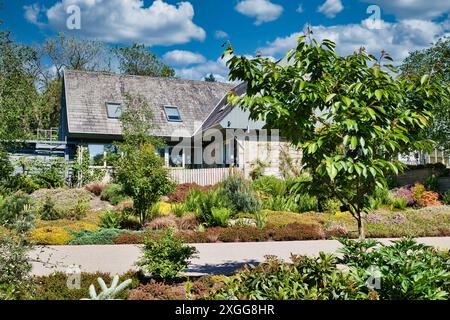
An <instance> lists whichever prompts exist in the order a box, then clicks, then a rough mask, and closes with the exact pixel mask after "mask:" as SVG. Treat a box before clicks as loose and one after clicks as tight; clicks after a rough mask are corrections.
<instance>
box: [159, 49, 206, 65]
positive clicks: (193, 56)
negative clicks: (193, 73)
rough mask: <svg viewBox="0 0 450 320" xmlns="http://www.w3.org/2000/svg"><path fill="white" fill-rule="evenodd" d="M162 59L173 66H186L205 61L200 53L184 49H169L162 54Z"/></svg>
mask: <svg viewBox="0 0 450 320" xmlns="http://www.w3.org/2000/svg"><path fill="white" fill-rule="evenodd" d="M163 60H164V62H165V63H167V64H170V65H175V66H188V65H192V64H199V63H205V62H206V58H205V57H204V56H202V55H201V54H199V53H195V52H191V51H185V50H173V51H169V52H167V53H166V54H165V55H164V56H163Z"/></svg>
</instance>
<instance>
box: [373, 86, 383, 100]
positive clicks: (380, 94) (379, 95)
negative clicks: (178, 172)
mask: <svg viewBox="0 0 450 320" xmlns="http://www.w3.org/2000/svg"><path fill="white" fill-rule="evenodd" d="M375 97H377V100H378V101H380V100H381V98H383V90H380V89H378V90H375Z"/></svg>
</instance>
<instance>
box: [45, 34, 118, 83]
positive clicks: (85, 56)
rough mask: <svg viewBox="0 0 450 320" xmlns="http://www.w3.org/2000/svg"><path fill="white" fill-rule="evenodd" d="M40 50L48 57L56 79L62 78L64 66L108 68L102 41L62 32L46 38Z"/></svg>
mask: <svg viewBox="0 0 450 320" xmlns="http://www.w3.org/2000/svg"><path fill="white" fill-rule="evenodd" d="M40 52H41V54H42V55H44V56H48V57H49V58H50V60H51V61H52V64H53V65H54V67H55V69H56V76H57V78H58V79H61V78H62V75H63V71H64V69H65V68H67V69H71V70H85V71H102V70H109V69H110V68H109V57H108V56H107V51H106V50H105V47H104V45H103V43H101V42H97V41H90V40H82V39H77V38H75V37H68V36H66V35H65V34H64V33H62V32H61V33H59V34H58V36H57V37H55V38H47V39H46V40H45V42H44V44H43V45H42V47H41V48H40Z"/></svg>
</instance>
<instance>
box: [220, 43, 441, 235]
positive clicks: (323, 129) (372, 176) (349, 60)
mask: <svg viewBox="0 0 450 320" xmlns="http://www.w3.org/2000/svg"><path fill="white" fill-rule="evenodd" d="M225 54H226V55H228V54H231V55H233V49H232V48H231V47H230V48H229V49H228V50H227V51H226V52H225ZM287 60H288V65H287V66H281V65H279V64H277V63H274V62H272V61H270V60H269V59H266V58H263V57H257V58H254V59H248V58H246V57H243V56H242V57H239V56H234V55H233V56H232V57H231V59H230V60H229V61H228V63H227V64H228V67H229V68H230V79H231V80H234V81H238V80H239V81H245V82H247V84H248V89H247V95H245V96H233V94H232V93H230V95H231V96H230V101H231V102H232V103H233V104H234V105H237V104H239V105H240V106H242V107H243V108H245V109H247V110H249V111H250V114H251V118H252V119H260V118H264V119H265V120H266V123H267V127H268V129H280V133H281V135H282V136H283V137H285V138H286V139H288V140H290V141H291V142H292V143H293V144H294V145H295V146H298V147H299V148H301V150H302V151H303V159H302V162H303V165H304V167H305V168H306V169H307V170H309V171H310V172H311V174H312V185H313V186H320V187H321V188H326V189H327V191H328V193H329V194H332V195H334V196H335V197H337V198H338V199H340V201H341V202H342V203H343V204H344V205H346V206H348V207H349V209H350V212H351V214H352V215H353V217H354V218H355V219H356V222H357V224H358V231H359V235H360V237H361V238H364V225H363V214H364V212H365V208H366V207H367V205H366V204H367V200H368V196H369V195H370V194H371V193H372V192H373V191H374V189H375V188H376V187H377V186H380V187H381V186H385V185H386V174H387V173H394V174H398V173H399V172H400V171H401V170H402V169H403V165H402V164H401V163H400V162H399V161H397V160H396V158H397V155H398V154H399V153H404V152H405V151H407V150H411V149H416V150H421V149H424V148H427V147H429V146H430V141H427V140H423V139H422V137H421V135H420V132H421V131H422V130H423V129H424V128H426V126H428V125H429V124H430V118H431V112H430V110H431V109H432V106H433V104H434V103H436V102H439V101H440V99H441V97H443V95H442V91H443V89H442V87H440V86H439V85H436V84H435V83H434V82H432V81H430V77H429V76H428V75H425V76H423V77H421V78H418V79H412V80H406V79H403V80H400V79H397V78H395V77H393V76H392V75H391V73H395V72H396V69H395V68H394V67H393V66H391V65H389V64H386V65H384V62H385V61H388V62H389V61H390V60H392V59H391V58H390V57H389V56H388V55H387V54H386V53H384V52H383V53H382V55H381V57H380V58H379V59H376V58H375V57H374V56H372V55H369V54H368V53H367V52H366V51H365V50H364V49H361V50H360V51H358V52H355V53H354V54H352V55H349V56H347V57H341V56H339V55H338V54H337V53H336V52H335V44H334V43H333V42H332V41H330V40H324V41H323V42H318V41H316V40H314V39H309V38H306V37H304V36H302V37H300V38H299V39H298V46H297V47H296V48H295V49H294V50H292V51H290V52H289V53H288V56H287ZM447 91H448V90H447Z"/></svg>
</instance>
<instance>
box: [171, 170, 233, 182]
mask: <svg viewBox="0 0 450 320" xmlns="http://www.w3.org/2000/svg"><path fill="white" fill-rule="evenodd" d="M238 172H241V170H239V169H237V168H209V169H170V176H171V177H172V179H173V180H174V181H175V182H177V183H179V184H182V183H197V184H199V185H201V186H209V185H215V184H217V183H219V182H221V181H223V180H225V179H226V178H227V177H228V176H230V175H231V174H233V173H238Z"/></svg>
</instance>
